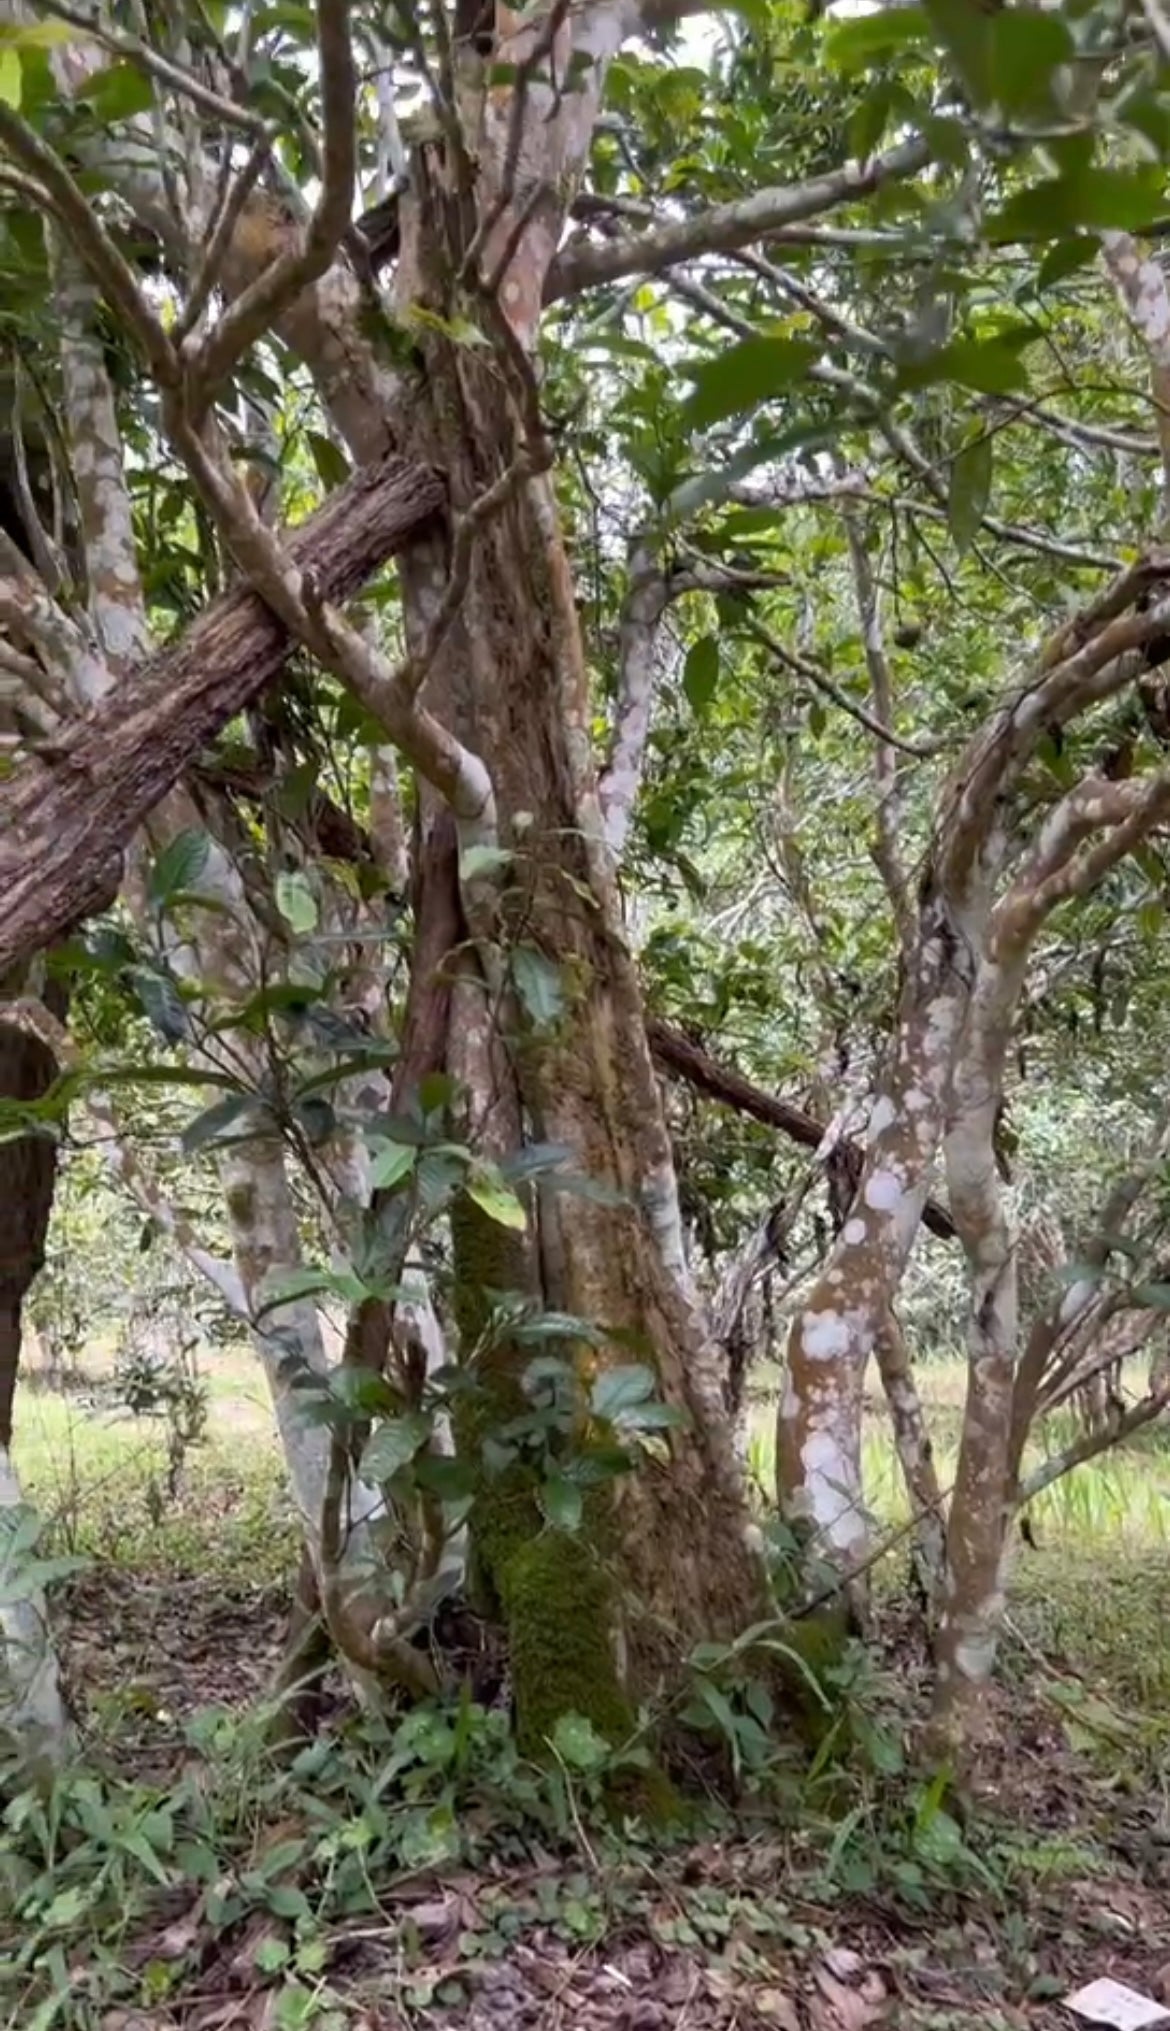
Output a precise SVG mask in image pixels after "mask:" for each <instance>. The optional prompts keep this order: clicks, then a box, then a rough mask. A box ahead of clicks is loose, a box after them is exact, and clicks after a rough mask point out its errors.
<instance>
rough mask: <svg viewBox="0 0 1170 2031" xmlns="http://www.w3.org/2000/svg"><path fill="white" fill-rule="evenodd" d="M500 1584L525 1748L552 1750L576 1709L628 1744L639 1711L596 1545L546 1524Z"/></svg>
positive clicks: (611, 1738)
mask: <svg viewBox="0 0 1170 2031" xmlns="http://www.w3.org/2000/svg"><path fill="white" fill-rule="evenodd" d="M500 1585H501V1591H502V1595H503V1601H504V1609H505V1613H506V1615H507V1620H508V1631H509V1636H510V1639H511V1644H510V1656H511V1665H512V1685H513V1691H514V1696H515V1701H516V1725H517V1734H518V1739H519V1742H520V1746H521V1748H522V1749H523V1750H524V1752H525V1754H526V1755H530V1756H535V1757H543V1756H547V1754H548V1741H549V1737H550V1736H551V1735H552V1732H553V1730H554V1728H555V1727H556V1724H557V1721H558V1720H559V1719H560V1717H561V1715H562V1714H570V1713H576V1714H584V1715H585V1717H586V1719H588V1720H589V1721H591V1722H592V1723H593V1726H594V1727H595V1728H596V1729H597V1732H598V1734H600V1735H604V1736H605V1739H606V1741H607V1742H609V1743H611V1744H612V1745H613V1747H614V1748H620V1747H621V1745H622V1744H623V1743H624V1742H627V1741H628V1740H629V1739H630V1737H631V1735H632V1734H633V1732H634V1726H635V1718H636V1717H635V1715H634V1711H633V1709H632V1707H631V1706H630V1704H629V1702H628V1700H627V1699H626V1698H625V1696H624V1694H623V1693H622V1691H621V1689H620V1687H619V1684H618V1675H617V1668H616V1664H615V1661H614V1654H613V1630H612V1628H611V1627H610V1590H609V1581H608V1579H607V1576H606V1575H605V1573H604V1572H603V1570H602V1568H601V1566H600V1564H599V1563H598V1561H597V1559H596V1556H595V1555H594V1553H593V1552H592V1551H591V1550H590V1548H589V1546H588V1545H587V1544H586V1543H585V1542H584V1541H583V1540H582V1538H581V1537H579V1536H574V1537H569V1536H567V1535H566V1534H565V1533H564V1532H563V1531H554V1530H545V1531H543V1532H542V1534H541V1535H540V1536H539V1537H534V1538H531V1539H530V1540H529V1541H528V1542H527V1543H520V1544H518V1545H516V1546H515V1547H514V1549H513V1551H512V1554H511V1556H510V1558H509V1559H508V1561H507V1564H506V1566H505V1568H504V1571H503V1572H502V1573H501V1575H500Z"/></svg>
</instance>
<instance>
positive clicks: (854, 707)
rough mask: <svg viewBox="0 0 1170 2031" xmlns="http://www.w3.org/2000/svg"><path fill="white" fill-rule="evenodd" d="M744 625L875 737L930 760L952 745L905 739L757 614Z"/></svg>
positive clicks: (747, 618) (749, 616)
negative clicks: (786, 642)
mask: <svg viewBox="0 0 1170 2031" xmlns="http://www.w3.org/2000/svg"><path fill="white" fill-rule="evenodd" d="M741 625H742V626H743V628H744V629H745V630H746V632H747V633H748V634H749V635H752V636H754V638H755V640H756V641H757V642H759V643H760V644H761V646H762V647H763V648H765V649H767V651H768V653H769V654H770V655H771V656H774V657H775V659H776V661H777V662H778V663H782V664H783V665H784V667H785V669H788V670H792V671H793V672H794V673H795V674H796V675H797V676H799V677H803V678H804V679H805V681H806V683H809V684H811V685H812V687H813V689H814V690H815V691H819V692H820V693H821V694H822V696H823V697H825V698H828V699H829V700H831V702H832V703H833V704H834V705H836V706H838V707H839V708H840V710H841V711H842V712H846V713H848V715H849V717H850V719H855V720H856V721H857V724H858V725H859V726H863V727H864V728H865V730H866V732H867V733H871V734H873V735H874V737H875V739H877V740H879V741H883V742H885V743H886V744H887V745H888V746H889V747H892V748H898V749H899V750H900V751H901V753H902V754H904V755H912V756H913V757H914V759H915V761H928V760H929V759H930V757H931V756H932V755H937V754H942V753H943V752H944V751H945V749H946V748H947V747H948V746H949V745H950V743H949V742H948V741H942V740H933V741H914V740H905V739H903V737H902V735H901V734H900V733H895V732H894V730H893V728H892V727H889V726H884V725H883V724H882V721H881V720H880V719H878V718H876V717H875V715H874V714H873V713H872V712H870V710H869V708H868V707H867V706H865V705H862V704H860V703H859V702H858V700H857V699H856V698H850V696H849V694H848V692H847V691H842V690H841V688H840V686H839V685H837V684H834V682H833V680H832V678H831V677H828V676H826V675H825V672H824V671H823V670H822V669H821V668H820V666H819V665H818V664H816V663H813V662H810V660H809V658H808V657H807V656H802V655H801V654H800V653H799V652H798V651H797V650H795V649H788V648H786V647H785V646H784V643H783V642H781V641H778V640H777V638H776V636H775V635H774V634H773V633H772V631H771V629H770V628H767V627H765V626H764V623H763V622H762V621H758V620H756V618H755V616H754V615H752V614H748V615H746V616H745V617H744V619H743V621H742V623H741Z"/></svg>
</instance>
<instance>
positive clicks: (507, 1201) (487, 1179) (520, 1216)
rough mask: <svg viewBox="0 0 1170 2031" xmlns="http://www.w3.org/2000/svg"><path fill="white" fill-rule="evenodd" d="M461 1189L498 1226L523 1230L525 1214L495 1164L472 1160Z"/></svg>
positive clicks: (526, 1217) (521, 1205) (520, 1232)
mask: <svg viewBox="0 0 1170 2031" xmlns="http://www.w3.org/2000/svg"><path fill="white" fill-rule="evenodd" d="M464 1190H465V1191H466V1193H467V1196H468V1198H469V1199H471V1200H472V1201H473V1202H474V1203H475V1205H477V1206H478V1207H479V1210H480V1212H481V1213H486V1214H487V1217H488V1219H489V1220H494V1221H495V1222H496V1223H497V1225H498V1226H500V1227H511V1228H514V1229H515V1231H516V1232H517V1233H518V1234H523V1233H524V1230H525V1228H526V1227H527V1225H528V1215H527V1214H526V1213H525V1211H524V1207H523V1204H522V1202H521V1201H520V1200H519V1199H518V1198H517V1197H516V1194H515V1192H514V1191H513V1190H512V1187H511V1186H510V1185H506V1184H505V1183H504V1180H503V1178H502V1177H501V1176H500V1174H499V1172H498V1171H497V1169H496V1167H495V1165H494V1164H491V1165H489V1164H473V1165H472V1166H471V1169H470V1170H469V1171H468V1173H467V1180H466V1183H465V1185H464Z"/></svg>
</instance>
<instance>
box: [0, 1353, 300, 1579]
mask: <svg viewBox="0 0 1170 2031" xmlns="http://www.w3.org/2000/svg"><path fill="white" fill-rule="evenodd" d="M109 1374H110V1362H109V1358H108V1356H107V1354H106V1353H105V1351H104V1350H103V1349H102V1348H101V1347H98V1348H96V1349H94V1350H92V1351H91V1352H90V1354H89V1356H88V1357H87V1359H86V1360H85V1361H83V1362H82V1363H81V1364H80V1369H79V1378H78V1380H79V1385H80V1386H78V1387H76V1388H74V1389H71V1390H70V1391H69V1392H68V1393H67V1394H58V1393H56V1392H55V1391H50V1390H45V1389H33V1388H28V1387H24V1388H22V1389H21V1391H20V1395H19V1398H18V1402H17V1416H16V1434H15V1443H14V1447H13V1454H14V1459H15V1462H16V1468H17V1472H18V1473H19V1475H20V1478H21V1483H22V1485H23V1487H24V1489H25V1492H26V1494H27V1495H28V1497H29V1499H30V1501H32V1502H34V1503H35V1504H36V1506H37V1508H38V1509H39V1510H40V1512H41V1514H42V1515H43V1517H44V1518H45V1520H46V1524H47V1526H48V1531H49V1536H50V1538H51V1541H52V1543H53V1545H54V1547H55V1548H56V1549H58V1550H63V1551H67V1552H70V1553H72V1554H76V1555H78V1556H81V1557H83V1558H88V1559H92V1560H94V1561H96V1562H99V1563H101V1564H104V1565H107V1566H111V1567H114V1568H116V1569H120V1570H128V1571H132V1570H135V1569H137V1568H140V1567H145V1568H147V1569H149V1570H150V1571H152V1572H155V1573H165V1572H168V1571H169V1572H173V1573H185V1574H199V1573H202V1574H205V1575H206V1576H207V1577H208V1578H209V1579H215V1580H220V1581H224V1582H227V1583H230V1582H231V1581H232V1579H233V1578H234V1577H238V1576H239V1575H240V1574H246V1575H247V1578H248V1581H249V1583H250V1584H251V1583H253V1582H254V1583H256V1584H258V1585H267V1584H280V1583H283V1582H287V1580H288V1577H289V1574H290V1572H291V1571H292V1569H293V1566H294V1563H295V1559H296V1550H297V1530H296V1525H295V1522H294V1518H293V1514H292V1510H291V1506H290V1504H289V1502H288V1499H287V1496H286V1493H285V1483H284V1468H283V1463H282V1460H281V1457H280V1449H279V1444H278V1441H277V1437H276V1432H275V1426H274V1422H273V1418H272V1412H271V1409H270V1407H269V1404H268V1399H267V1393H266V1390H265V1386H264V1381H263V1377H262V1375H261V1373H260V1370H259V1367H258V1365H257V1363H256V1361H255V1358H254V1357H253V1356H252V1355H251V1354H250V1353H249V1352H248V1351H247V1350H246V1349H236V1348H228V1349H225V1350H223V1351H222V1352H221V1353H220V1352H217V1353H216V1354H215V1355H214V1356H213V1357H209V1359H208V1360H207V1362H206V1365H205V1367H204V1369H203V1370H202V1371H201V1374H200V1380H201V1382H202V1383H203V1385H204V1387H205V1390H206V1400H207V1422H206V1427H205V1430H204V1433H203V1435H202V1437H201V1438H200V1439H199V1441H198V1442H197V1443H196V1444H194V1445H192V1446H191V1447H190V1448H189V1449H188V1450H187V1452H186V1454H185V1457H184V1459H183V1461H182V1465H181V1467H180V1468H179V1471H178V1474H177V1477H176V1485H175V1488H174V1492H173V1494H172V1492H171V1488H170V1485H169V1481H170V1468H171V1462H170V1460H169V1457H168V1427H167V1423H166V1420H165V1418H163V1417H158V1416H145V1417H135V1416H132V1415H131V1414H130V1413H129V1412H127V1411H126V1410H125V1409H124V1408H121V1407H119V1406H118V1405H117V1404H116V1403H113V1402H111V1403H110V1405H109V1407H99V1408H94V1407H93V1406H92V1404H91V1403H90V1402H88V1401H87V1398H86V1391H87V1390H89V1389H97V1388H100V1387H101V1385H102V1384H103V1383H105V1382H107V1381H108V1379H109Z"/></svg>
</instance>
